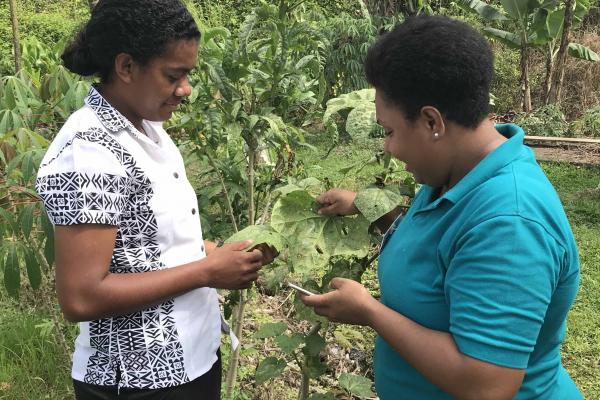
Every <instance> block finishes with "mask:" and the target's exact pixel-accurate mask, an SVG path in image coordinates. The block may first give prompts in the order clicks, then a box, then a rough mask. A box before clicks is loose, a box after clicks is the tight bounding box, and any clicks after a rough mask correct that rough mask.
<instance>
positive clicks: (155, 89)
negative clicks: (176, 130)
mask: <svg viewBox="0 0 600 400" xmlns="http://www.w3.org/2000/svg"><path fill="white" fill-rule="evenodd" d="M197 58H198V42H197V41H196V40H183V39H182V40H178V41H175V42H173V43H171V44H170V45H169V46H168V47H167V51H166V52H165V54H163V55H162V56H160V57H156V58H154V59H152V60H151V61H150V62H149V63H148V64H147V65H144V66H137V67H136V68H135V73H134V74H133V76H132V87H130V89H131V92H130V95H131V96H135V98H134V99H131V103H132V105H133V106H132V107H133V108H134V111H135V113H136V114H137V115H138V116H139V117H141V118H143V119H146V120H149V121H166V120H168V119H169V118H171V115H172V114H173V112H174V111H175V110H176V109H177V106H178V105H179V104H180V103H181V101H182V100H183V99H184V98H185V97H187V96H189V95H190V94H191V93H192V88H191V86H190V84H189V82H188V74H189V72H190V71H191V70H192V69H194V68H195V67H196V61H197Z"/></svg>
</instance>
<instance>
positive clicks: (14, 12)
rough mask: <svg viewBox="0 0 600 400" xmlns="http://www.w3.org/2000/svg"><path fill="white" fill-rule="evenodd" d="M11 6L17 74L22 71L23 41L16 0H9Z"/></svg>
mask: <svg viewBox="0 0 600 400" xmlns="http://www.w3.org/2000/svg"><path fill="white" fill-rule="evenodd" d="M8 5H9V8H10V22H11V25H12V31H13V50H14V52H15V75H17V74H18V73H19V71H21V68H22V64H21V41H20V37H19V20H18V17H17V2H16V0H9V2H8Z"/></svg>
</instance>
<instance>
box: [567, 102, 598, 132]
mask: <svg viewBox="0 0 600 400" xmlns="http://www.w3.org/2000/svg"><path fill="white" fill-rule="evenodd" d="M573 128H574V130H575V132H577V134H578V135H582V136H593V137H600V106H597V107H594V108H590V109H589V110H587V111H586V112H585V113H584V114H583V116H582V117H581V118H580V119H578V120H577V121H575V122H574V124H573Z"/></svg>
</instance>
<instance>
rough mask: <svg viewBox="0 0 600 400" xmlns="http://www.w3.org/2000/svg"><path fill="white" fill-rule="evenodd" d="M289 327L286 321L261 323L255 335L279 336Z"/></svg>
mask: <svg viewBox="0 0 600 400" xmlns="http://www.w3.org/2000/svg"><path fill="white" fill-rule="evenodd" d="M287 328H288V324H286V323H285V322H273V323H266V324H263V325H261V327H260V329H259V330H258V332H256V333H255V334H254V337H255V338H257V339H266V338H270V337H275V336H279V335H282V334H283V333H284V332H285V331H286V329H287Z"/></svg>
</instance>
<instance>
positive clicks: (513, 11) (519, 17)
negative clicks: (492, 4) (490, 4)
mask: <svg viewBox="0 0 600 400" xmlns="http://www.w3.org/2000/svg"><path fill="white" fill-rule="evenodd" d="M500 3H502V7H504V10H505V11H506V13H507V14H508V15H509V16H510V17H511V18H513V19H514V20H516V21H518V22H519V23H521V24H523V26H525V22H526V20H527V12H528V11H529V0H500Z"/></svg>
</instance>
